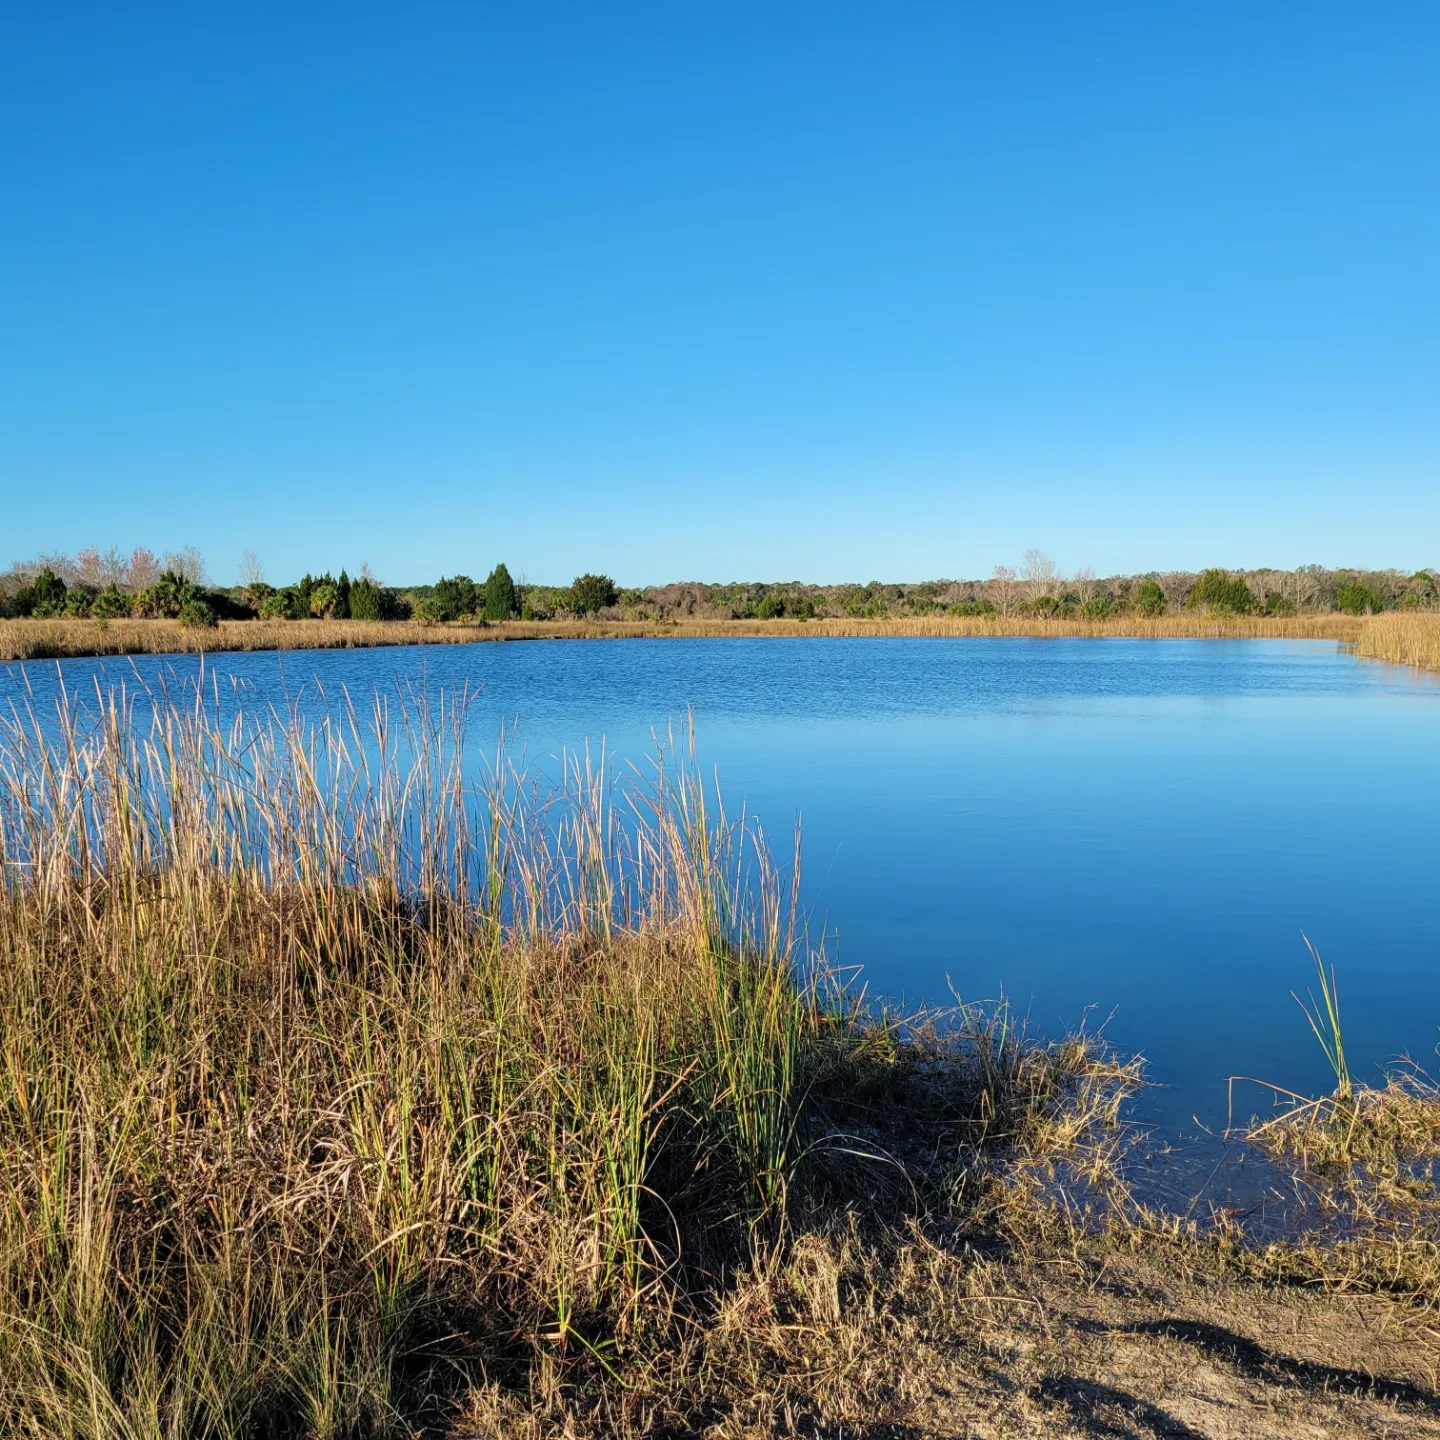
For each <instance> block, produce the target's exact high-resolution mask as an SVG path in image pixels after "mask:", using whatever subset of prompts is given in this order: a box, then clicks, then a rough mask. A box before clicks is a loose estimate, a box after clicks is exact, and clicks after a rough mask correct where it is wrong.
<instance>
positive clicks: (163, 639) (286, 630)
mask: <svg viewBox="0 0 1440 1440" xmlns="http://www.w3.org/2000/svg"><path fill="white" fill-rule="evenodd" d="M1372 631H1373V634H1374V637H1375V638H1374V639H1373V640H1372V639H1370V638H1368V637H1370V636H1371V634H1372ZM802 635H804V636H834V637H848V638H864V637H871V636H901V637H904V636H910V637H917V638H918V637H926V636H930V637H951V638H966V637H984V636H1016V637H1030V638H1035V639H1043V638H1049V639H1056V638H1069V639H1102V638H1105V637H1121V638H1131V639H1184V638H1194V639H1208V640H1224V639H1293V640H1338V641H1341V642H1344V643H1346V644H1349V645H1352V646H1353V647H1354V648H1355V649H1356V650H1357V651H1358V652H1359V653H1361V654H1365V655H1375V656H1377V657H1378V658H1382V659H1392V660H1397V661H1401V662H1402V663H1407V664H1429V665H1432V666H1440V617H1434V616H1426V615H1417V616H1413V617H1410V616H1407V617H1400V616H1391V615H1382V616H1370V617H1355V616H1347V615H1339V614H1335V615H1300V616H1294V617H1291V618H1289V619H1275V618H1265V617H1246V616H1230V617H1223V616H1204V615H1195V614H1186V615H1170V616H1161V617H1158V618H1155V619H1148V618H1146V617H1144V616H1139V615H1127V616H1122V617H1119V618H1115V619H1107V620H1045V619H1023V618H1018V617H1016V618H1010V619H1005V618H1001V617H998V616H997V617H986V616H961V615H935V616H910V617H894V618H885V619H874V620H867V619H845V620H792V619H776V620H694V621H692V620H682V621H673V622H672V621H664V622H658V621H638V620H637V621H604V620H576V621H558V622H557V621H538V620H537V621H526V620H513V621H503V622H495V623H488V624H478V625H465V624H459V623H455V624H423V623H420V622H414V621H387V622H384V623H379V622H374V623H372V622H367V621H359V620H298V621H283V620H222V621H221V622H220V624H219V625H218V626H217V627H216V628H215V629H213V630H205V631H197V630H186V629H183V628H181V627H180V626H179V625H178V624H177V623H176V622H175V621H173V620H112V621H94V620H6V621H3V622H0V660H47V659H60V658H63V657H65V656H77V655H143V654H171V653H200V652H214V651H221V650H316V649H358V648H368V647H372V646H384V645H468V644H474V643H478V642H484V641H506V640H602V639H720V638H737V637H766V638H771V639H779V638H786V637H789V638H794V637H797V636H802ZM1406 656H1414V657H1415V658H1409V659H1406V658H1404V657H1406Z"/></svg>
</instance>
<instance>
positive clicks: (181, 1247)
mask: <svg viewBox="0 0 1440 1440" xmlns="http://www.w3.org/2000/svg"><path fill="white" fill-rule="evenodd" d="M47 736H48V738H47ZM463 756H464V737H463V706H461V707H459V708H458V709H449V710H447V709H444V708H443V707H442V708H439V709H436V710H433V711H429V712H420V713H413V714H408V715H397V716H395V717H393V718H392V717H390V716H388V715H387V714H386V713H385V711H384V710H383V708H382V709H377V711H376V712H375V714H374V716H373V718H371V719H370V720H368V721H367V722H365V723H362V722H361V720H360V718H359V717H358V716H355V715H354V714H349V715H346V716H344V717H342V718H340V719H338V720H334V721H331V722H329V723H324V724H319V725H316V726H313V727H308V728H307V727H302V726H300V725H298V724H288V723H286V724H281V723H279V722H276V721H273V720H270V721H266V722H264V723H260V722H257V721H252V720H248V719H245V718H243V717H242V718H241V719H239V720H237V721H236V722H235V723H234V725H233V726H221V725H220V724H219V722H218V720H217V719H216V718H215V717H213V716H211V715H209V714H208V713H207V712H206V711H205V710H204V708H203V707H197V706H189V707H180V708H175V709H162V710H161V711H160V712H159V713H158V714H157V715H156V716H155V718H154V721H153V723H151V724H142V723H141V722H139V721H137V720H136V719H135V718H134V717H133V716H132V715H131V714H130V713H129V712H128V711H127V710H126V709H125V707H124V705H123V703H121V701H120V700H119V699H118V698H116V697H110V698H109V699H108V701H107V703H106V705H105V708H104V713H103V714H102V715H99V716H96V717H92V718H91V719H90V720H89V721H88V722H87V721H86V720H85V719H84V718H83V717H81V716H80V715H79V714H78V713H76V712H74V711H71V712H70V713H69V714H68V715H67V716H66V717H65V718H64V719H63V720H62V722H61V723H59V724H58V726H52V727H50V728H49V729H47V728H46V726H45V725H44V724H43V723H37V720H36V717H31V716H17V717H15V720H14V722H13V723H11V724H9V725H7V726H6V727H5V728H4V731H3V734H0V863H3V867H4V875H5V884H4V890H3V893H0V1433H3V1434H6V1435H10V1434H14V1435H18V1436H30V1437H35V1440H39V1437H47V1440H48V1437H53V1436H64V1437H73V1440H82V1437H83V1440H152V1437H153V1440H161V1437H167V1440H168V1437H182V1436H183V1437H202V1436H204V1437H211V1436H213V1437H216V1440H220V1437H225V1440H228V1437H241V1436H245V1437H257V1440H263V1437H276V1440H279V1437H282V1436H283V1437H287V1440H288V1437H297V1440H298V1437H322V1436H323V1437H335V1440H339V1437H359V1436H419V1435H426V1436H440V1435H452V1436H526V1435H530V1436H535V1437H541V1436H546V1437H549V1436H556V1437H559V1436H570V1437H574V1436H581V1435H597V1436H598V1435H611V1436H638V1435H669V1436H680V1435H697V1436H698V1435H707V1436H711V1437H713V1440H726V1437H730V1440H739V1437H752V1436H753V1437H758V1436H763V1435H775V1434H790V1435H804V1436H811V1437H816V1436H832V1437H836V1440H839V1437H840V1436H842V1435H846V1436H849V1435H865V1436H870V1437H872V1440H880V1437H918V1436H927V1435H934V1436H959V1435H967V1436H981V1437H983V1436H995V1437H999V1436H1021V1435H1033V1436H1041V1435H1139V1436H1162V1435H1182V1436H1195V1435H1204V1436H1208V1437H1212V1440H1214V1437H1219V1436H1225V1435H1236V1436H1238V1435H1246V1436H1253V1435H1297V1434H1299V1435H1304V1434H1316V1435H1322V1434H1323V1435H1335V1436H1344V1435H1356V1436H1358V1435H1366V1436H1370V1435H1374V1436H1380V1435H1388V1436H1399V1435H1411V1434H1413V1435H1422V1434H1437V1433H1440V1402H1437V1399H1436V1395H1435V1379H1436V1377H1435V1366H1436V1360H1437V1350H1436V1346H1435V1338H1436V1337H1435V1331H1434V1329H1433V1328H1432V1321H1431V1318H1430V1312H1431V1307H1433V1305H1434V1303H1435V1298H1436V1296H1435V1293H1434V1289H1433V1285H1432V1286H1431V1287H1430V1288H1429V1289H1427V1284H1429V1282H1427V1281H1425V1280H1424V1276H1425V1275H1426V1274H1427V1273H1428V1274H1429V1275H1431V1276H1432V1277H1433V1272H1434V1266H1433V1256H1434V1252H1435V1245H1434V1234H1433V1231H1432V1232H1430V1238H1429V1241H1428V1242H1427V1241H1426V1239H1425V1236H1426V1233H1427V1232H1426V1231H1425V1229H1424V1227H1425V1225H1426V1224H1431V1223H1433V1222H1431V1221H1430V1220H1427V1219H1426V1218H1425V1216H1424V1213H1422V1212H1415V1213H1416V1214H1417V1215H1419V1217H1420V1218H1418V1219H1413V1220H1412V1222H1411V1223H1410V1229H1409V1230H1408V1232H1406V1233H1405V1234H1404V1235H1401V1234H1399V1233H1398V1232H1396V1231H1394V1230H1393V1228H1392V1229H1381V1228H1378V1226H1379V1221H1378V1219H1377V1222H1376V1226H1377V1228H1375V1229H1373V1231H1367V1230H1365V1229H1364V1228H1363V1227H1360V1228H1357V1227H1356V1226H1355V1225H1354V1224H1352V1225H1351V1226H1350V1227H1349V1228H1348V1229H1347V1230H1346V1232H1345V1233H1344V1235H1343V1236H1342V1237H1341V1238H1340V1239H1339V1240H1326V1239H1324V1238H1323V1237H1321V1236H1316V1237H1312V1239H1311V1240H1309V1241H1307V1242H1306V1243H1305V1244H1304V1245H1271V1246H1266V1247H1258V1248H1251V1247H1248V1246H1247V1245H1246V1244H1245V1241H1244V1237H1243V1235H1241V1234H1239V1232H1237V1231H1236V1230H1235V1229H1234V1227H1233V1226H1230V1225H1228V1224H1223V1223H1222V1224H1221V1225H1219V1226H1203V1225H1198V1224H1194V1223H1189V1222H1181V1221H1178V1220H1175V1219H1172V1218H1169V1217H1166V1216H1163V1215H1154V1214H1150V1213H1148V1212H1145V1211H1143V1210H1141V1209H1140V1208H1139V1207H1138V1206H1136V1205H1135V1204H1134V1203H1133V1201H1132V1200H1131V1199H1130V1198H1129V1196H1128V1193H1127V1191H1126V1189H1125V1186H1124V1184H1123V1180H1122V1174H1123V1158H1124V1149H1125V1145H1126V1143H1127V1141H1126V1132H1125V1130H1124V1128H1123V1125H1122V1124H1121V1121H1120V1107H1121V1104H1122V1102H1123V1101H1124V1099H1125V1097H1126V1096H1127V1095H1128V1094H1129V1093H1130V1092H1131V1091H1132V1090H1133V1088H1134V1086H1135V1085H1136V1084H1138V1083H1139V1079H1140V1076H1139V1071H1138V1068H1137V1067H1136V1066H1135V1065H1133V1064H1122V1063H1120V1062H1118V1061H1117V1060H1116V1059H1114V1058H1113V1057H1111V1056H1109V1055H1108V1054H1106V1052H1105V1051H1104V1050H1103V1048H1101V1047H1099V1046H1098V1045H1096V1044H1095V1043H1094V1042H1093V1041H1091V1040H1088V1039H1086V1038H1085V1037H1083V1036H1081V1037H1073V1038H1071V1039H1069V1040H1066V1041H1063V1042H1059V1043H1054V1044H1042V1043H1039V1042H1035V1041H1031V1040H1029V1039H1027V1038H1026V1037H1025V1036H1024V1035H1022V1034H1020V1033H1018V1032H1017V1031H1016V1029H1015V1028H1014V1026H1013V1025H1012V1024H1011V1023H1010V1018H1009V1017H1008V1015H1006V1014H1005V1012H1003V1011H999V1012H996V1011H993V1010H991V1011H985V1010H976V1009H971V1010H964V1011H960V1012H958V1013H956V1014H954V1015H952V1016H950V1017H948V1018H947V1020H946V1023H944V1024H940V1023H933V1022H927V1023H919V1022H918V1021H912V1022H910V1023H900V1022H897V1021H895V1020H892V1019H887V1018H885V1017H882V1016H878V1015H876V1014H874V1013H871V1012H869V1011H867V1010H863V1009H860V1008H858V1007H857V1006H856V1005H855V1004H853V1003H852V1002H850V1001H849V1000H847V998H846V996H845V994H844V993H843V992H842V991H841V990H840V989H839V988H838V987H836V986H835V985H834V984H833V983H832V980H831V978H830V977H829V976H828V974H827V972H826V970H825V968H824V965H823V960H822V959H821V958H819V957H817V956H815V955H813V954H811V953H810V952H809V951H808V950H807V948H806V944H805V937H804V935H803V932H802V931H801V930H800V929H798V928H797V927H796V926H795V924H794V923H793V922H794V919H795V916H794V910H793V905H792V895H793V892H792V890H791V889H790V887H789V884H788V883H785V882H783V881H782V877H781V875H780V874H779V873H778V872H777V870H776V869H775V867H774V866H773V865H772V864H771V862H770V861H769V859H768V856H767V853H766V851H765V849H764V847H763V843H761V841H760V839H759V837H758V836H756V835H754V834H752V833H749V832H747V831H745V830H744V829H741V828H737V827H735V826H732V825H730V824H727V822H726V821H725V819H724V817H723V815H721V814H720V813H719V812H718V811H717V810H716V809H715V808H714V804H713V801H711V800H710V799H709V798H708V797H707V796H706V795H705V793H704V791H703V790H702V789H701V787H700V786H699V784H698V783H697V782H696V781H695V780H694V779H693V778H692V773H691V771H690V769H689V768H688V766H686V765H683V764H679V763H677V762H676V761H675V759H674V757H673V755H672V756H670V757H669V758H668V759H667V760H666V761H665V766H664V767H663V768H662V769H661V770H660V771H659V772H658V773H657V776H656V777H655V780H654V782H653V783H649V782H647V783H645V784H641V783H639V782H638V781H635V782H632V783H630V784H628V785H620V786H617V785H616V784H614V783H612V781H611V779H610V778H609V777H607V776H606V775H605V774H604V773H603V772H599V771H597V770H594V769H587V768H586V767H584V766H583V765H581V766H578V767H576V768H575V769H573V770H572V771H571V772H570V776H569V780H568V784H567V788H566V790H565V791H564V792H563V793H561V794H558V795H536V794H535V793H534V792H533V791H531V789H530V788H529V787H528V786H527V785H525V784H524V783H523V782H522V781H521V779H520V778H519V777H516V776H513V775H510V774H508V773H507V772H506V770H505V768H504V765H503V763H502V762H496V763H495V765H494V766H493V767H492V770H491V772H490V773H491V778H490V779H489V780H488V781H486V782H483V783H479V784H473V785H472V784H470V783H467V781H466V780H465V778H464V774H463V773H462V770H461V768H460V767H461V761H462V758H463ZM802 976H808V977H809V978H808V979H802V978H799V977H802ZM1412 1129H1413V1127H1412ZM1401 1133H1404V1134H1410V1133H1412V1132H1411V1130H1404V1131H1403V1132H1401ZM1378 1213H1379V1212H1378V1209H1377V1212H1376V1214H1377V1216H1378ZM1426 1243H1429V1247H1430V1249H1429V1253H1430V1256H1431V1270H1430V1271H1429V1272H1426V1271H1425V1270H1424V1269H1423V1264H1422V1256H1421V1251H1422V1250H1423V1247H1424V1245H1425V1244H1426ZM1387 1247H1389V1248H1387ZM1397 1247H1398V1248H1397ZM1337 1289H1340V1290H1343V1291H1344V1292H1345V1293H1343V1294H1339V1295H1337V1294H1334V1293H1332V1292H1333V1291H1335V1290H1337Z"/></svg>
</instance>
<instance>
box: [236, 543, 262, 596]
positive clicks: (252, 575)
mask: <svg viewBox="0 0 1440 1440" xmlns="http://www.w3.org/2000/svg"><path fill="white" fill-rule="evenodd" d="M264 583H265V567H264V566H263V565H262V564H261V563H260V556H259V554H258V553H257V552H256V551H254V550H246V551H244V552H242V554H241V556H240V587H241V589H243V590H253V589H254V588H255V587H256V586H257V585H263V584H264Z"/></svg>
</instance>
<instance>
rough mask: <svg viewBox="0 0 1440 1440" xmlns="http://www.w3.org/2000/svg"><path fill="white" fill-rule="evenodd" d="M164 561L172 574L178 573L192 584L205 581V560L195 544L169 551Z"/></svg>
mask: <svg viewBox="0 0 1440 1440" xmlns="http://www.w3.org/2000/svg"><path fill="white" fill-rule="evenodd" d="M163 563H164V566H165V569H166V570H167V571H169V572H170V574H172V575H178V576H180V578H181V579H182V580H188V581H189V582H190V583H191V584H192V585H200V584H203V583H204V581H205V561H204V558H203V557H202V556H201V554H200V552H199V550H197V549H196V548H195V546H193V545H186V546H185V547H184V548H183V549H181V550H171V551H169V552H168V553H167V554H166V556H165V560H164V562H163Z"/></svg>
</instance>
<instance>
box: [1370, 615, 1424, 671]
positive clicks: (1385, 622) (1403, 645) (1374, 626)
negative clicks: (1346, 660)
mask: <svg viewBox="0 0 1440 1440" xmlns="http://www.w3.org/2000/svg"><path fill="white" fill-rule="evenodd" d="M1352 643H1353V647H1354V649H1355V652H1356V654H1359V655H1365V656H1369V657H1371V658H1373V659H1376V660H1388V661H1390V662H1391V664H1394V665H1414V666H1417V667H1419V668H1420V669H1424V670H1440V615H1427V614H1416V613H1414V612H1408V613H1407V612H1403V611H1402V612H1399V613H1396V614H1390V615H1373V616H1371V617H1370V618H1369V619H1367V620H1365V621H1364V622H1363V623H1362V624H1361V626H1360V627H1359V629H1358V631H1357V632H1356V634H1355V636H1354V637H1353V641H1352Z"/></svg>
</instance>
